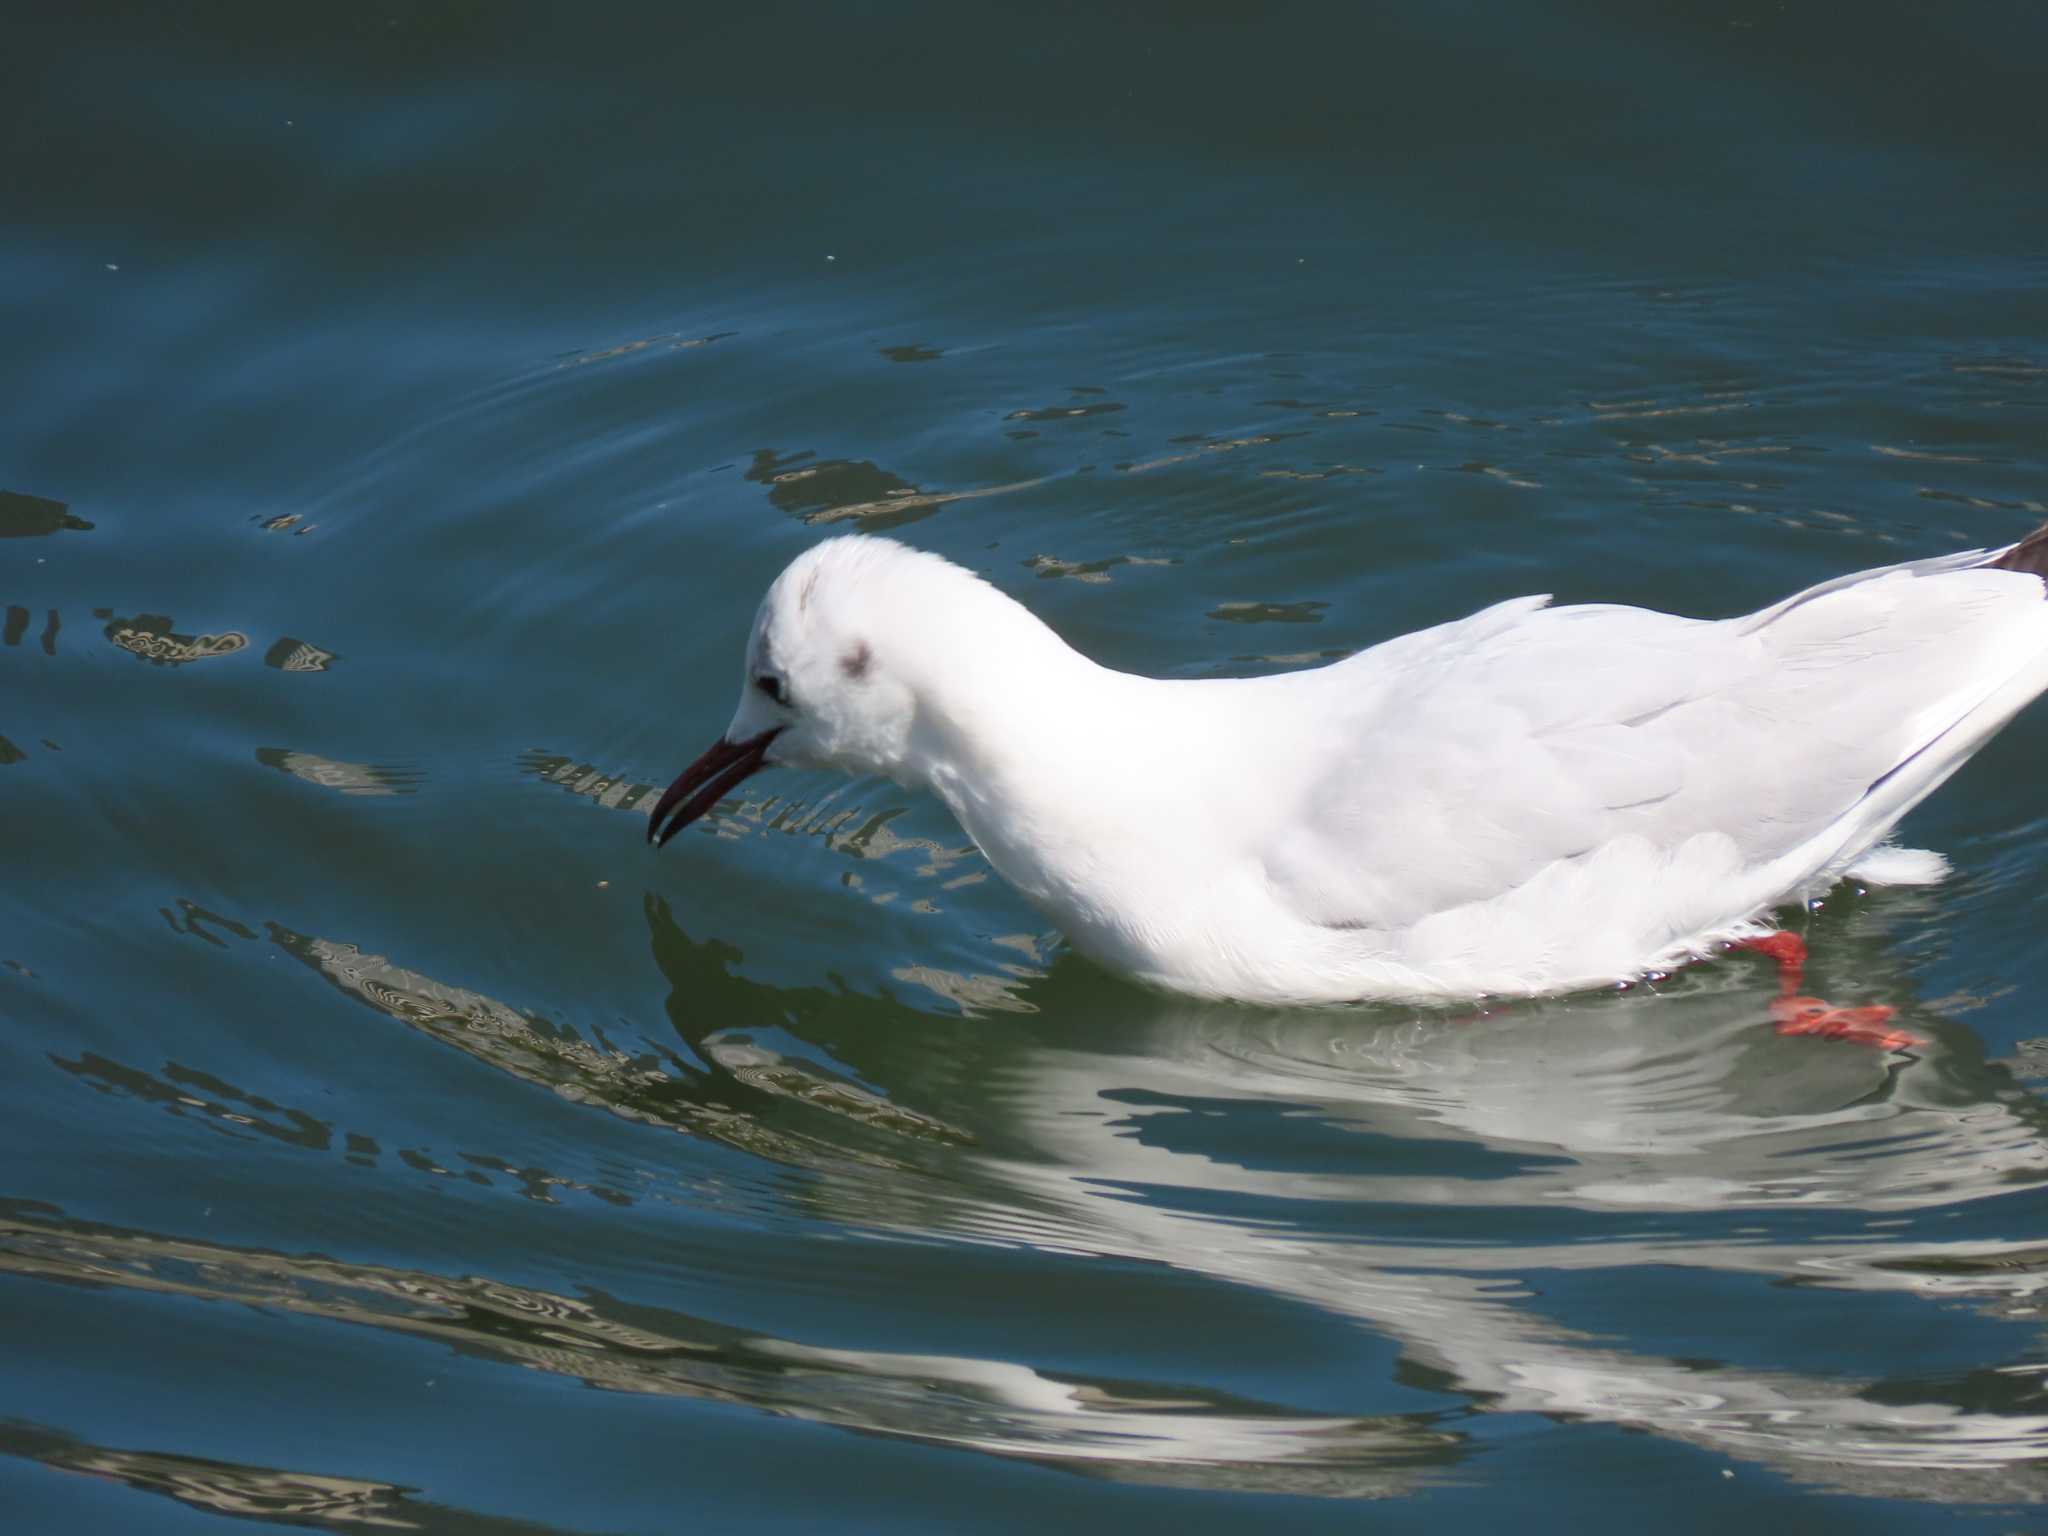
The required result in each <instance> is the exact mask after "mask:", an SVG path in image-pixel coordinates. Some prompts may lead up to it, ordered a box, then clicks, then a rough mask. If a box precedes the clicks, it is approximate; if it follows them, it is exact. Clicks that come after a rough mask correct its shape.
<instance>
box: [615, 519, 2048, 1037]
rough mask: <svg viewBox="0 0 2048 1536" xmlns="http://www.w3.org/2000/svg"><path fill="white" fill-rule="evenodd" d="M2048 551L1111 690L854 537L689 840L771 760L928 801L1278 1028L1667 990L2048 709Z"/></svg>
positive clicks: (928, 565) (1497, 616)
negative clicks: (2001, 732)
mask: <svg viewBox="0 0 2048 1536" xmlns="http://www.w3.org/2000/svg"><path fill="white" fill-rule="evenodd" d="M2044 568H2048V528H2044V529H2043V530H2041V531H2040V532H2037V533H2036V534H2034V535H2032V536H2031V537H2029V538H2028V539H2026V540H2023V541H2021V542H2020V543H2018V544H2015V545H2011V546H2008V547H2006V548H2004V549H1999V550H1977V551H1970V552H1968V553H1964V554H1958V555H1950V556H1943V557H1938V558H1935V559H1929V560H1919V561H1913V562H1909V563H1907V564H1904V565H1896V566H1887V567H1884V568H1881V569H1877V570H1870V571H1860V572H1856V573H1854V574H1851V575H1848V576H1844V577H1840V578H1838V579H1836V580H1834V581H1830V582H1826V583H1823V584H1821V585H1820V586H1817V587H1813V588H1810V589H1808V590H1806V591H1803V592H1799V593H1795V594H1794V595H1792V596H1790V597H1788V598H1786V599H1785V600H1784V601H1782V602H1780V603H1777V604H1775V605H1773V606H1771V607H1769V608H1766V609H1763V610H1762V611H1761V612H1758V613H1754V614H1750V615H1747V616H1744V617H1741V618H1734V619H1723V620H1701V619H1688V618H1680V617H1676V616H1673V615H1670V614H1663V613H1656V612H1651V611H1649V610H1645V609H1641V608H1631V607H1622V606H1612V605H1574V606H1567V607H1552V606H1550V605H1549V599H1548V598H1546V597H1540V596H1539V597H1525V598H1517V599H1514V600H1511V601H1509V602H1504V603H1500V604H1497V605H1495V606H1493V607H1491V608H1487V609H1485V610H1483V611H1481V612H1479V613H1476V614H1473V615H1471V616H1470V617H1467V618H1462V619H1458V620H1455V621H1453V622H1451V623H1447V624H1443V625H1439V626H1437V627H1435V628H1432V629H1426V630H1421V631H1418V632H1416V633H1414V634H1409V635H1404V636H1401V637H1400V638H1397V639H1394V640H1389V641H1387V642H1385V643H1383V644H1380V645H1376V646H1373V647H1372V648H1370V649H1368V650H1365V651H1361V652H1359V653H1358V654H1356V655H1354V656H1351V657H1348V658H1346V659H1345V660H1342V661H1338V662H1334V663H1331V664H1330V665H1327V666H1323V667H1317V668H1313V669H1309V670H1305V671H1299V672H1292V673H1285V674H1282V675H1279V676H1269V677H1260V678H1236V679H1204V680H1163V679H1155V678H1147V677H1139V676H1134V675H1132V674H1129V673H1124V672H1118V671H1115V670H1113V669H1111V668H1108V667H1104V666H1101V665H1099V664H1098V663H1096V662H1094V661H1092V660H1090V659H1089V658H1087V657H1085V656H1083V655H1081V654H1080V653H1079V652H1077V651H1075V650H1074V649H1072V648H1071V647H1070V646H1068V645H1067V644H1066V643H1065V642H1064V641H1062V640H1061V639H1060V638H1059V636H1058V635H1056V634H1055V633H1054V632H1053V631H1052V630H1051V629H1050V628H1049V627H1048V626H1046V625H1045V624H1044V623H1043V622H1042V621H1040V620H1039V619H1038V618H1037V617H1035V616H1034V615H1033V614H1032V613H1031V612H1030V611H1029V610H1027V609H1026V608H1025V607H1024V606H1023V605H1022V604H1020V603H1018V602H1016V601H1015V600H1014V599H1012V598H1010V597H1008V596H1006V595H1005V594H1003V593H1002V592H1000V591H998V590H997V589H996V588H994V587H993V586H991V585H989V584H988V583H987V582H985V581H983V580H982V579H981V578H979V577H978V576H975V575H974V574H972V573H971V572H969V571H966V570H964V569H962V568H961V567H959V566H956V565H954V564H952V563H951V562H949V561H947V560H945V559H943V558H941V557H939V556H937V555H933V554H928V553H924V552H921V551H918V550H913V549H910V548H907V547H905V546H904V545H901V544H898V543H895V542H894V541H891V540H888V539H882V538H875V537H868V536H861V535H854V536H849V537H842V538H836V539H831V540H828V541H826V542H824V543H821V544H818V545H815V546H813V547H812V548H810V549H808V550H806V551H805V552H804V553H802V554H801V555H799V556H798V557H797V558H796V559H795V560H794V561H792V562H791V563H790V565H789V566H788V568H787V569H785V570H784V571H783V573H782V574H781V575H780V576H779V577H778V578H777V579H776V580H775V582H774V583H773V585H772V586H771V587H770V588H769V590H768V593H767V596H766V597H765V598H764V599H763V600H762V602H761V605H760V609H759V611H758V613H757V615H756V617H755V620H754V627H753V631H752V634H751V636H750V638H749V641H748V645H747V651H746V660H745V670H744V674H743V678H742V691H741V698H740V705H739V709H738V711H737V713H736V714H735V715H734V717H733V720H732V723H731V725H730V726H729V727H728V729H727V731H726V733H725V735H724V737H723V738H722V739H721V740H720V741H719V742H718V743H717V744H715V745H714V746H713V747H712V749H711V750H710V751H708V752H707V753H705V754H704V756H703V757H701V758H700V759H698V761H697V762H696V763H695V764H693V765H692V766H691V768H690V769H688V770H687V771H685V772H684V774H682V775H681V776H680V777H679V778H678V779H677V780H676V781H675V783H674V784H673V785H671V786H670V788H669V791H668V792H667V793H666V794H665V795H664V796H663V797H662V800H661V802H660V803H659V804H658V805H657V806H656V808H655V811H654V814H653V817H652V819H651V821H650V824H649V829H648V830H649V837H650V839H652V840H655V841H657V842H662V841H666V840H667V838H668V837H669V836H670V835H672V834H673V833H674V832H675V831H676V830H678V829H679V828H680V827H682V826H684V825H686V824H687V823H689V822H690V821H693V820H695V819H696V818H697V817H698V816H701V815H702V814H704V812H705V811H707V810H709V809H710V807H711V806H712V805H713V804H714V803H716V801H717V800H718V799H719V798H720V797H721V796H722V795H724V794H725V793H726V792H728V791H729V790H730V789H731V788H732V787H733V786H734V785H735V784H737V783H738V782H739V781H740V780H741V779H743V778H745V777H746V776H747V775H748V774H750V773H752V772H754V771H756V770H757V769H759V768H762V767H765V766H770V765H773V764H789V765H792V766H798V767H814V768H828V767H829V768H839V769H843V770H845V771H847V772H849V773H856V774H880V775H884V776H886V777H888V778H890V779H893V780H895V781H896V782H897V783H899V784H903V785H905V786H908V787H911V788H917V789H926V790H929V791H931V792H932V793H933V794H935V795H937V796H938V797H939V799H940V800H942V801H943V802H944V803H945V805H946V806H947V808H948V809H949V810H951V812H952V813H953V815H954V816H955V817H956V818H957V819H958V820H959V822H960V825H961V827H962V828H963V829H964V830H965V831H966V832H967V834H968V835H969V836H970V837H972V838H973V839H974V841H975V843H976V844H977V845H978V846H979V847H980V849H981V850H982V852H983V853H984V854H985V855H986V856H987V858H988V861H989V863H990V864H991V865H992V866H993V867H994V868H995V869H996V871H997V872H998V873H999V874H1001V875H1002V876H1003V877H1004V878H1005V879H1006V880H1008V881H1009V882H1010V884H1012V885H1013V886H1015V887H1016V888H1017V889H1018V890H1019V891H1020V892H1022V893H1023V895H1024V896H1026V897H1027V898H1028V899H1029V900H1030V901H1032V902H1033V903H1034V904H1035V905H1036V906H1037V907H1038V908H1039V909H1040V910H1041V911H1043V912H1044V913H1046V915H1047V916H1048V917H1050V918H1051V919H1052V920H1053V921H1054V922H1055V923H1056V924H1057V925H1058V926H1059V927H1060V929H1061V930H1062V932H1064V933H1065V935H1066V936H1067V938H1068V939H1069V940H1070V941H1071V942H1072V943H1073V945H1074V946H1075V947H1076V948H1077V949H1079V950H1080V951H1082V952H1083V953H1084V954H1086V955H1088V956H1090V957H1091V958H1093V959H1095V960H1096V961H1098V962H1100V963H1101V964H1104V965H1106V966H1108V967H1110V968H1111V969H1114V970H1117V971H1120V972H1122V973H1124V974H1126V975H1129V976H1132V977H1135V978H1137V979H1139V980H1141V981H1145V982H1148V983H1151V984H1153V985H1156V986H1160V987H1164V988H1167V989H1170V990H1174V991H1179V992H1186V993H1192V994H1195V995H1199V996H1208V997H1221V998H1237V999H1243V1000H1248V1001H1256V1002H1263V1003H1292V1004H1312V1003H1330V1002H1340V1001H1347V1000H1355V999H1362V998H1374V997H1380V998H1439V999H1450V998H1462V997H1474V996H1484V995H1528V994H1537V993H1549V992H1561V991H1569V990H1574V989H1577V988H1582V987H1589V986H1596V985H1603V984H1611V983H1614V982H1617V981H1622V980H1626V979H1629V978H1631V977H1635V976H1640V975H1642V974H1644V973H1646V972H1650V971H1655V970H1662V969H1666V968H1669V967H1670V966H1672V965H1675V964H1678V963H1681V962H1683V961H1685V960H1687V959H1691V958H1696V957H1698V956H1701V955H1703V954H1705V953H1707V952H1709V951H1710V950H1711V949H1712V948H1713V947H1714V946H1716V945H1717V944H1720V943H1722V942H1725V941H1730V940H1735V939H1740V938H1744V937H1748V936H1752V935H1754V934H1756V933H1758V932H1760V931H1762V930H1761V929H1760V927H1759V926H1758V919H1759V918H1761V917H1762V916H1764V915H1765V914H1767V913H1768V912H1769V911H1770V910H1771V909H1772V908H1773V907H1775V906H1778V905H1781V904H1783V903H1785V902H1787V901H1792V900H1797V899H1800V898H1803V897H1807V896H1811V895H1814V894H1817V893H1818V892H1819V891H1821V890H1824V889H1825V888H1827V887H1828V886H1829V885H1831V884H1832V883H1833V882H1835V881H1836V880H1838V879H1840V878H1842V877H1843V876H1845V875H1853V876H1856V877H1858V878H1860V879H1862V880H1865V881H1867V882H1870V883H1899V884H1924V883H1930V882H1932V881H1934V880H1938V879H1939V878H1940V877H1941V876H1942V874H1943V873H1945V871H1946V867H1947V866H1946V864H1945V863H1944V861H1943V860H1942V859H1941V858H1940V856H1939V855H1937V854H1932V853H1926V852H1919V851H1915V850H1908V849H1900V848H1895V847H1892V846H1890V845H1889V844H1888V843H1887V842H1886V839H1887V837H1888V836H1889V835H1890V833H1891V831H1892V829H1893V827H1894V826H1895V825H1896V824H1897V823H1898V821H1899V819H1900V818H1901V817H1902V816H1904V815H1905V813H1906V812H1907V811H1909V810H1910V809H1911V808H1912V807H1913V806H1914V805H1916V804H1918V803H1919V801H1921V800H1922V799H1924V798H1925V797H1926V796H1927V795H1928V794H1930V793H1932V792H1933V791H1934V789H1936V788H1937V787H1938V786H1939V785H1940V784H1941V783H1942V782H1943V781H1944V780H1946V779H1947V778H1948V776H1949V775H1950V774H1952V773H1953V772H1954V771H1955V770H1956V769H1957V768H1959V767H1960V766H1961V765H1962V764H1963V762H1965V761H1966V760H1967V759H1968V758H1969V756H1970V755H1971V754H1972V753H1973V752H1975V751H1976V750H1977V748H1979V747H1980V746H1982V745H1983V744H1984V742H1985V741H1987V740H1988V739H1989V738H1990V737H1991V736H1992V735H1993V734H1994V733H1995V732H1996V731H1997V730H1998V729H1999V728H2000V727H2001V726H2003V725H2004V724H2005V723H2006V722H2007V721H2008V720H2010V719H2011V718H2012V717H2013V715H2015V714H2016V713H2017V712H2018V711H2019V710H2021V709H2022V708H2024V707H2025V706H2026V704H2027V703H2028V702H2029V701H2030V700H2032V699H2033V698H2034V697H2035V696H2036V695H2037V694H2039V693H2041V692H2042V691H2043V690H2044V688H2048V602H2044V601H2043V596H2044V587H2043V580H2042V576H2041V574H2040V573H2041V572H2042V570H2043V569H2044Z"/></svg>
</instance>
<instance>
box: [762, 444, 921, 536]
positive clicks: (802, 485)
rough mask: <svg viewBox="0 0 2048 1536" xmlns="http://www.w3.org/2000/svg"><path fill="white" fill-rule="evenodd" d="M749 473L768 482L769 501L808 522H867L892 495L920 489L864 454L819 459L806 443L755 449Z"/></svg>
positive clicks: (881, 510) (884, 507) (887, 508)
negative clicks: (796, 448)
mask: <svg viewBox="0 0 2048 1536" xmlns="http://www.w3.org/2000/svg"><path fill="white" fill-rule="evenodd" d="M747 478H748V479H749V480H752V481H755V482H756V483H758V484H762V485H766V486H767V487H768V499H769V500H770V501H771V502H773V503H774V504H775V505H776V506H777V507H779V508H780V509H781V510H783V511H784V512H787V513H789V515H790V516H792V517H795V518H800V519H801V520H802V521H804V522H806V523H826V522H833V521H836V520H838V519H840V518H858V519H860V520H861V521H862V522H864V523H866V522H868V521H869V520H870V519H871V518H872V517H873V516H875V515H876V514H886V513H887V512H888V511H890V510H891V509H890V506H889V503H890V501H891V500H893V499H895V498H898V497H911V496H916V495H917V494H918V488H917V487H916V486H914V485H912V484H911V483H910V482H909V481H908V480H905V479H903V478H901V477H900V476H897V475H892V474H890V473H889V471H888V470H886V469H882V468H880V467H879V466H877V465H875V464H873V463H871V462H869V461H868V460H866V459H860V460H853V459H819V458H816V457H815V455H814V453H813V451H812V450H810V449H806V450H805V451H804V452H802V453H793V454H791V455H789V457H787V458H784V457H782V456H781V455H780V454H778V453H777V452H776V451H775V450H774V449H772V448H759V449H756V450H755V452H754V462H753V464H752V465H750V466H749V467H748V469H747Z"/></svg>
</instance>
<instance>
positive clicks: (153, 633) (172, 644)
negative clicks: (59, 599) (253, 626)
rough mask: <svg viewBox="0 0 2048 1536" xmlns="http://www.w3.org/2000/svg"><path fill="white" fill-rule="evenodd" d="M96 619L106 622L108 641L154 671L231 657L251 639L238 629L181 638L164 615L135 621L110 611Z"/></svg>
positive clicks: (147, 615) (139, 617)
mask: <svg viewBox="0 0 2048 1536" xmlns="http://www.w3.org/2000/svg"><path fill="white" fill-rule="evenodd" d="M92 612H93V617H94V618H97V619H105V620H106V621H107V627H106V629H105V630H104V631H103V633H104V634H105V635H106V637H107V639H109V640H110V641H112V642H113V643H114V644H115V645H116V646H118V647H119V648H120V649H122V650H124V651H126V652H128V653H129V654H130V655H131V656H134V657H135V658H136V659H137V660H140V661H146V662H148V663H149V664H150V665H151V666H153V667H181V666H183V665H185V663H187V662H190V661H206V660H208V659H210V658H212V657H215V656H231V655H233V654H234V653H235V652H236V651H239V650H243V649H245V648H246V647H247V646H248V644H249V637H248V636H247V635H245V634H243V633H242V632H241V631H240V630H239V629H229V630H223V631H222V632H221V633H219V634H217V635H179V634H173V633H172V632H171V620H170V619H169V617H167V616H166V615H164V614H161V613H138V614H137V615H136V616H135V617H134V618H132V619H123V618H117V617H115V615H114V611H113V610H112V609H111V608H95V609H93V611H92Z"/></svg>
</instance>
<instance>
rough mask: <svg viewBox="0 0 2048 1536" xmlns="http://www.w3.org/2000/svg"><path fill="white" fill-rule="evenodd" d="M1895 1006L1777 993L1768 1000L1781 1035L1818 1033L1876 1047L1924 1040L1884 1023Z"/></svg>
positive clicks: (1899, 1046)
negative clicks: (1849, 1005)
mask: <svg viewBox="0 0 2048 1536" xmlns="http://www.w3.org/2000/svg"><path fill="white" fill-rule="evenodd" d="M1895 1011H1896V1010H1895V1009H1892V1008H1888V1007H1886V1006H1885V1005H1884V1004H1883V1003H1869V1004H1866V1005H1865V1006H1863V1007H1861V1008H1837V1007H1835V1006H1834V1004H1832V1003H1829V1002H1825V1001H1823V1000H1822V999H1820V998H1818V997H1780V998H1774V999H1773V1000H1772V1002H1771V1017H1772V1018H1774V1019H1776V1020H1777V1021H1778V1022H1777V1030H1778V1033H1779V1034H1781V1035H1820V1036H1822V1037H1824V1038H1826V1039H1829V1040H1847V1041H1850V1042H1851V1043H1853V1044H1855V1045H1871V1046H1875V1047H1877V1049H1879V1050H1880V1051H1905V1050H1911V1049H1912V1048H1913V1047H1914V1046H1916V1045H1925V1044H1926V1043H1927V1042H1926V1041H1925V1040H1922V1039H1921V1038H1920V1037H1919V1036H1918V1035H1914V1034H1908V1033H1907V1032H1906V1031H1905V1030H1903V1029H1893V1028H1891V1027H1890V1026H1889V1025H1888V1024H1887V1022H1886V1021H1887V1020H1889V1019H1890V1018H1891V1016H1892V1014H1893V1013H1894V1012H1895Z"/></svg>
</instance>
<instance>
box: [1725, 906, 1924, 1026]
mask: <svg viewBox="0 0 2048 1536" xmlns="http://www.w3.org/2000/svg"><path fill="white" fill-rule="evenodd" d="M1728 947H1729V948H1730V949H1731V950H1734V949H1753V950H1755V951H1756V952H1757V953H1759V954H1763V955H1768V956H1770V958H1771V959H1773V960H1775V961H1776V962H1777V964H1778V995H1777V996H1776V997H1774V998H1772V999H1771V1018H1772V1019H1773V1020H1774V1021H1775V1025H1776V1028H1777V1031H1778V1033H1779V1034H1781V1035H1819V1036H1821V1037H1822V1038H1823V1039H1827V1040H1847V1041H1849V1042H1851V1043H1852V1044H1855V1045H1868V1046H1874V1047H1876V1048H1877V1049H1878V1050H1880V1051H1904V1050H1910V1049H1911V1048H1913V1047H1914V1046H1919V1045H1925V1044H1926V1043H1927V1042H1926V1041H1925V1040H1923V1039H1921V1038H1920V1037H1919V1036H1918V1035H1915V1034H1911V1033H1909V1032H1908V1031H1906V1030H1903V1029H1895V1028H1893V1027H1892V1026H1891V1024H1890V1022H1889V1021H1890V1019H1891V1017H1892V1015H1893V1013H1895V1012H1896V1011H1897V1010H1896V1009H1893V1008H1888V1007H1886V1006H1885V1005H1884V1004H1883V1003H1869V1004H1866V1005H1864V1006H1863V1007H1861V1008H1837V1007H1836V1006H1835V1005H1834V1004H1833V1003H1830V1002H1828V1001H1827V1000H1826V999H1825V998H1819V997H1808V996H1806V995H1805V994H1804V993H1802V992H1801V991H1800V990H1799V988H1800V984H1801V982H1802V980H1803V979H1804V977H1805V974H1806V941H1805V940H1804V939H1802V938H1800V937H1799V935H1798V934H1796V933H1785V932H1778V933H1766V934H1764V935H1762V936H1761V937H1758V938H1754V939H1740V940H1738V941H1737V942H1735V943H1733V944H1731V945H1729V946H1728Z"/></svg>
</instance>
